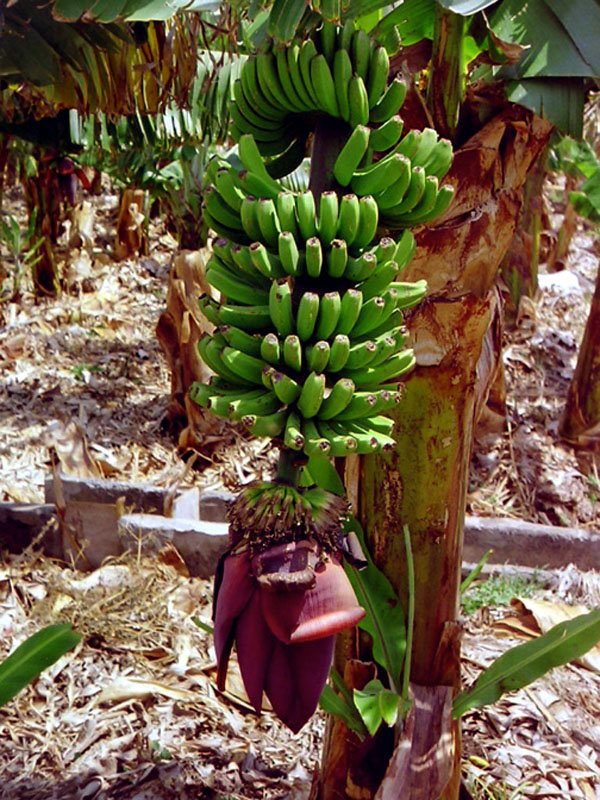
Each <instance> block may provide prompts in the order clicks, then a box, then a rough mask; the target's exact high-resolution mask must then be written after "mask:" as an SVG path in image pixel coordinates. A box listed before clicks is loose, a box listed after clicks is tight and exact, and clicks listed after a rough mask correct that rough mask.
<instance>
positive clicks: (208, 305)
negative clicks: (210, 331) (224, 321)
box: [198, 296, 221, 325]
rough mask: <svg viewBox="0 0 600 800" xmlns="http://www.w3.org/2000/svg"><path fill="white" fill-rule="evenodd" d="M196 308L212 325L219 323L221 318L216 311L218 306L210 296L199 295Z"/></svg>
mask: <svg viewBox="0 0 600 800" xmlns="http://www.w3.org/2000/svg"><path fill="white" fill-rule="evenodd" d="M198 308H199V309H200V313H201V314H203V315H204V316H205V317H206V319H207V320H208V321H209V322H212V324H213V325H219V324H220V322H221V320H220V319H219V313H218V309H219V306H218V305H217V303H215V301H214V300H212V299H211V298H210V297H206V296H204V297H201V298H200V300H198Z"/></svg>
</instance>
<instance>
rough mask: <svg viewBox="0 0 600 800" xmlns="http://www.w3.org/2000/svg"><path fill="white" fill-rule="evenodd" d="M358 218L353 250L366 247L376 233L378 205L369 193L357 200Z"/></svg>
mask: <svg viewBox="0 0 600 800" xmlns="http://www.w3.org/2000/svg"><path fill="white" fill-rule="evenodd" d="M358 205H359V220H358V229H357V231H356V236H355V237H354V240H353V242H352V247H353V248H354V249H355V250H357V249H358V250H363V249H364V248H365V247H368V246H369V245H370V244H371V242H372V241H373V239H374V238H375V235H376V234H377V225H378V224H379V207H378V205H377V201H376V200H375V198H374V197H372V195H370V194H366V195H364V196H363V197H361V198H360V199H359V201H358Z"/></svg>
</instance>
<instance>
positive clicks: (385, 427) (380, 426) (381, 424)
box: [357, 415, 395, 436]
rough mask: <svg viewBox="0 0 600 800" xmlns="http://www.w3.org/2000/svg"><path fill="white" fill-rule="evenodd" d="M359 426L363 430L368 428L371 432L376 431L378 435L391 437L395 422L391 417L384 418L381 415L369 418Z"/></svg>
mask: <svg viewBox="0 0 600 800" xmlns="http://www.w3.org/2000/svg"><path fill="white" fill-rule="evenodd" d="M357 424H359V425H361V426H362V427H363V428H367V427H368V429H369V430H371V431H376V432H377V433H383V434H384V435H385V436H391V435H392V431H393V430H394V425H395V423H394V420H393V419H390V418H389V417H382V416H381V415H377V416H374V417H369V419H368V420H367V419H365V420H364V421H360V422H358V423H357Z"/></svg>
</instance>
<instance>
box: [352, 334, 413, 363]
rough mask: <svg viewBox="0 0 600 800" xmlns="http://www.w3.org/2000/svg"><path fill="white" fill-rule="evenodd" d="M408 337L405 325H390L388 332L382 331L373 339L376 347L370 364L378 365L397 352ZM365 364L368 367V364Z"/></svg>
mask: <svg viewBox="0 0 600 800" xmlns="http://www.w3.org/2000/svg"><path fill="white" fill-rule="evenodd" d="M406 339H407V336H406V327H405V326H404V325H398V326H397V327H395V328H394V327H390V329H389V331H388V332H384V333H380V334H379V336H376V337H375V338H374V339H373V340H372V341H373V343H374V344H375V348H376V349H375V354H374V356H373V358H372V359H371V361H370V362H369V364H368V366H371V367H376V366H377V365H378V364H381V363H382V362H383V361H385V360H386V359H387V358H389V357H390V356H392V355H394V354H395V353H397V352H398V351H399V350H401V349H402V347H404V344H405V342H406ZM363 366H365V367H366V366H367V364H364V365H363ZM348 369H350V367H348Z"/></svg>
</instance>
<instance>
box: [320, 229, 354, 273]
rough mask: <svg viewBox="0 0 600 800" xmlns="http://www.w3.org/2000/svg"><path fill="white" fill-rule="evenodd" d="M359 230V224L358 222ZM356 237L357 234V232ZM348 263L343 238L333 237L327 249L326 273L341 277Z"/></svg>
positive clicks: (346, 247) (346, 248)
mask: <svg viewBox="0 0 600 800" xmlns="http://www.w3.org/2000/svg"><path fill="white" fill-rule="evenodd" d="M359 231H360V224H359ZM357 237H358V234H357ZM347 264H348V245H347V244H346V240H345V239H333V240H332V242H331V246H330V248H329V250H328V251H327V274H328V275H329V276H330V277H332V278H341V277H342V275H343V274H344V272H345V271H346V265H347Z"/></svg>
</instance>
